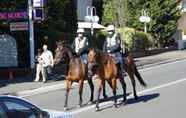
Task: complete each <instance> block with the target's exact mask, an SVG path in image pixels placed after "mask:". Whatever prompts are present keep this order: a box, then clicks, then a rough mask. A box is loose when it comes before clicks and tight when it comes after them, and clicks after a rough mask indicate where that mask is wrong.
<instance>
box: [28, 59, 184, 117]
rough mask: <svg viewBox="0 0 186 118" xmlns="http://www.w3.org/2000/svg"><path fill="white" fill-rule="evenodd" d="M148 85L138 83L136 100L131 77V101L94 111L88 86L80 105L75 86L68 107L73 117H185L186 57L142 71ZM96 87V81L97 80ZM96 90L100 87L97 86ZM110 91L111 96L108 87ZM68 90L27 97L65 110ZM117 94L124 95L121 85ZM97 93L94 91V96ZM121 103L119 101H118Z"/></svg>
mask: <svg viewBox="0 0 186 118" xmlns="http://www.w3.org/2000/svg"><path fill="white" fill-rule="evenodd" d="M140 73H141V75H142V77H143V78H144V80H145V81H146V82H147V84H148V87H147V88H143V87H141V86H140V85H139V82H137V91H138V95H139V96H140V98H139V100H138V101H135V100H134V99H133V95H132V86H131V83H130V81H129V79H128V78H125V80H126V83H127V93H128V96H127V99H128V104H127V105H125V106H123V105H121V106H119V107H118V108H114V107H112V105H113V102H112V101H111V100H108V101H105V102H103V103H101V104H100V108H101V111H99V112H95V105H87V102H88V100H89V96H90V90H89V86H88V85H87V84H85V87H84V93H83V99H84V102H83V104H84V107H82V108H77V107H76V106H77V104H78V87H77V86H76V85H75V86H74V87H73V89H72V90H71V92H70V98H69V108H70V112H71V113H72V115H73V118H176V117H179V118H184V117H186V110H185V109H186V101H185V100H186V92H185V90H186V60H182V61H177V62H172V63H168V64H162V65H158V66H153V67H150V68H145V69H142V70H140ZM94 83H95V86H97V85H96V84H97V82H96V81H94ZM95 89H96V90H97V88H95ZM107 93H108V94H109V96H112V92H111V89H110V88H109V87H108V86H107ZM64 94H65V89H60V90H57V91H52V92H51V91H50V92H45V93H40V94H36V95H29V96H25V98H26V99H28V100H30V101H31V102H32V103H35V104H37V105H39V106H41V107H43V108H47V109H54V110H59V111H63V106H64V98H65V97H64ZM117 94H118V97H119V95H121V94H122V89H121V86H120V85H119V84H118V89H117ZM96 95H97V94H96V93H95V96H96ZM118 102H120V100H118Z"/></svg>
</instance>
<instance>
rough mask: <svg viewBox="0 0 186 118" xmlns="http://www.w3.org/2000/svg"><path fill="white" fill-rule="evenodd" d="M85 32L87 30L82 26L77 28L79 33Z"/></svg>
mask: <svg viewBox="0 0 186 118" xmlns="http://www.w3.org/2000/svg"><path fill="white" fill-rule="evenodd" d="M84 32H85V30H84V29H83V28H80V29H78V30H77V33H84Z"/></svg>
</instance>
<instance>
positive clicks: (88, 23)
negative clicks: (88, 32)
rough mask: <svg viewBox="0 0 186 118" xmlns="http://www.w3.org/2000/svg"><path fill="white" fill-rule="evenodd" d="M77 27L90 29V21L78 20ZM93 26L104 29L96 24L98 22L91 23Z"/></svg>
mask: <svg viewBox="0 0 186 118" xmlns="http://www.w3.org/2000/svg"><path fill="white" fill-rule="evenodd" d="M78 28H85V29H90V28H91V23H90V22H78ZM93 28H94V29H105V27H104V26H103V25H101V24H98V23H93Z"/></svg>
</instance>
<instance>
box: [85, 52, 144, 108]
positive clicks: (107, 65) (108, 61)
mask: <svg viewBox="0 0 186 118" xmlns="http://www.w3.org/2000/svg"><path fill="white" fill-rule="evenodd" d="M124 61H125V69H126V71H127V73H128V75H129V78H130V80H131V82H132V86H133V93H134V98H135V99H137V98H138V96H137V94H136V82H135V77H134V76H136V77H137V79H138V80H139V82H140V84H141V85H142V86H144V87H146V83H145V82H144V80H143V79H142V77H141V75H140V73H139V72H138V70H137V67H136V65H135V63H134V59H133V57H132V54H131V53H128V52H127V58H126V59H125V60H124ZM88 62H89V63H97V64H98V66H97V72H96V73H97V74H98V75H99V77H100V86H99V90H98V101H97V105H96V109H97V110H98V109H99V96H100V91H101V90H102V88H103V92H105V80H107V81H108V80H109V81H110V82H109V85H110V86H111V87H112V89H113V94H114V99H115V100H114V105H115V106H116V102H117V98H116V79H119V80H120V83H121V85H122V88H123V103H124V104H126V83H125V81H124V78H123V77H122V76H121V75H122V74H121V72H120V71H119V70H120V69H119V65H117V64H116V63H115V61H114V59H113V57H111V56H110V55H109V54H108V53H105V52H101V51H96V50H94V49H90V51H89V54H88ZM104 94H105V95H106V93H104Z"/></svg>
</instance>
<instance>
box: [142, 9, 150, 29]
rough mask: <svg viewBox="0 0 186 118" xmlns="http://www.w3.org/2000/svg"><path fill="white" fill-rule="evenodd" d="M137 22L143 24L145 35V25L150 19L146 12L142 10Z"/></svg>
mask: <svg viewBox="0 0 186 118" xmlns="http://www.w3.org/2000/svg"><path fill="white" fill-rule="evenodd" d="M139 20H140V22H142V23H144V32H145V33H147V23H149V22H150V20H151V19H150V17H149V16H148V14H147V12H146V10H142V15H141V16H140V18H139Z"/></svg>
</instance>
